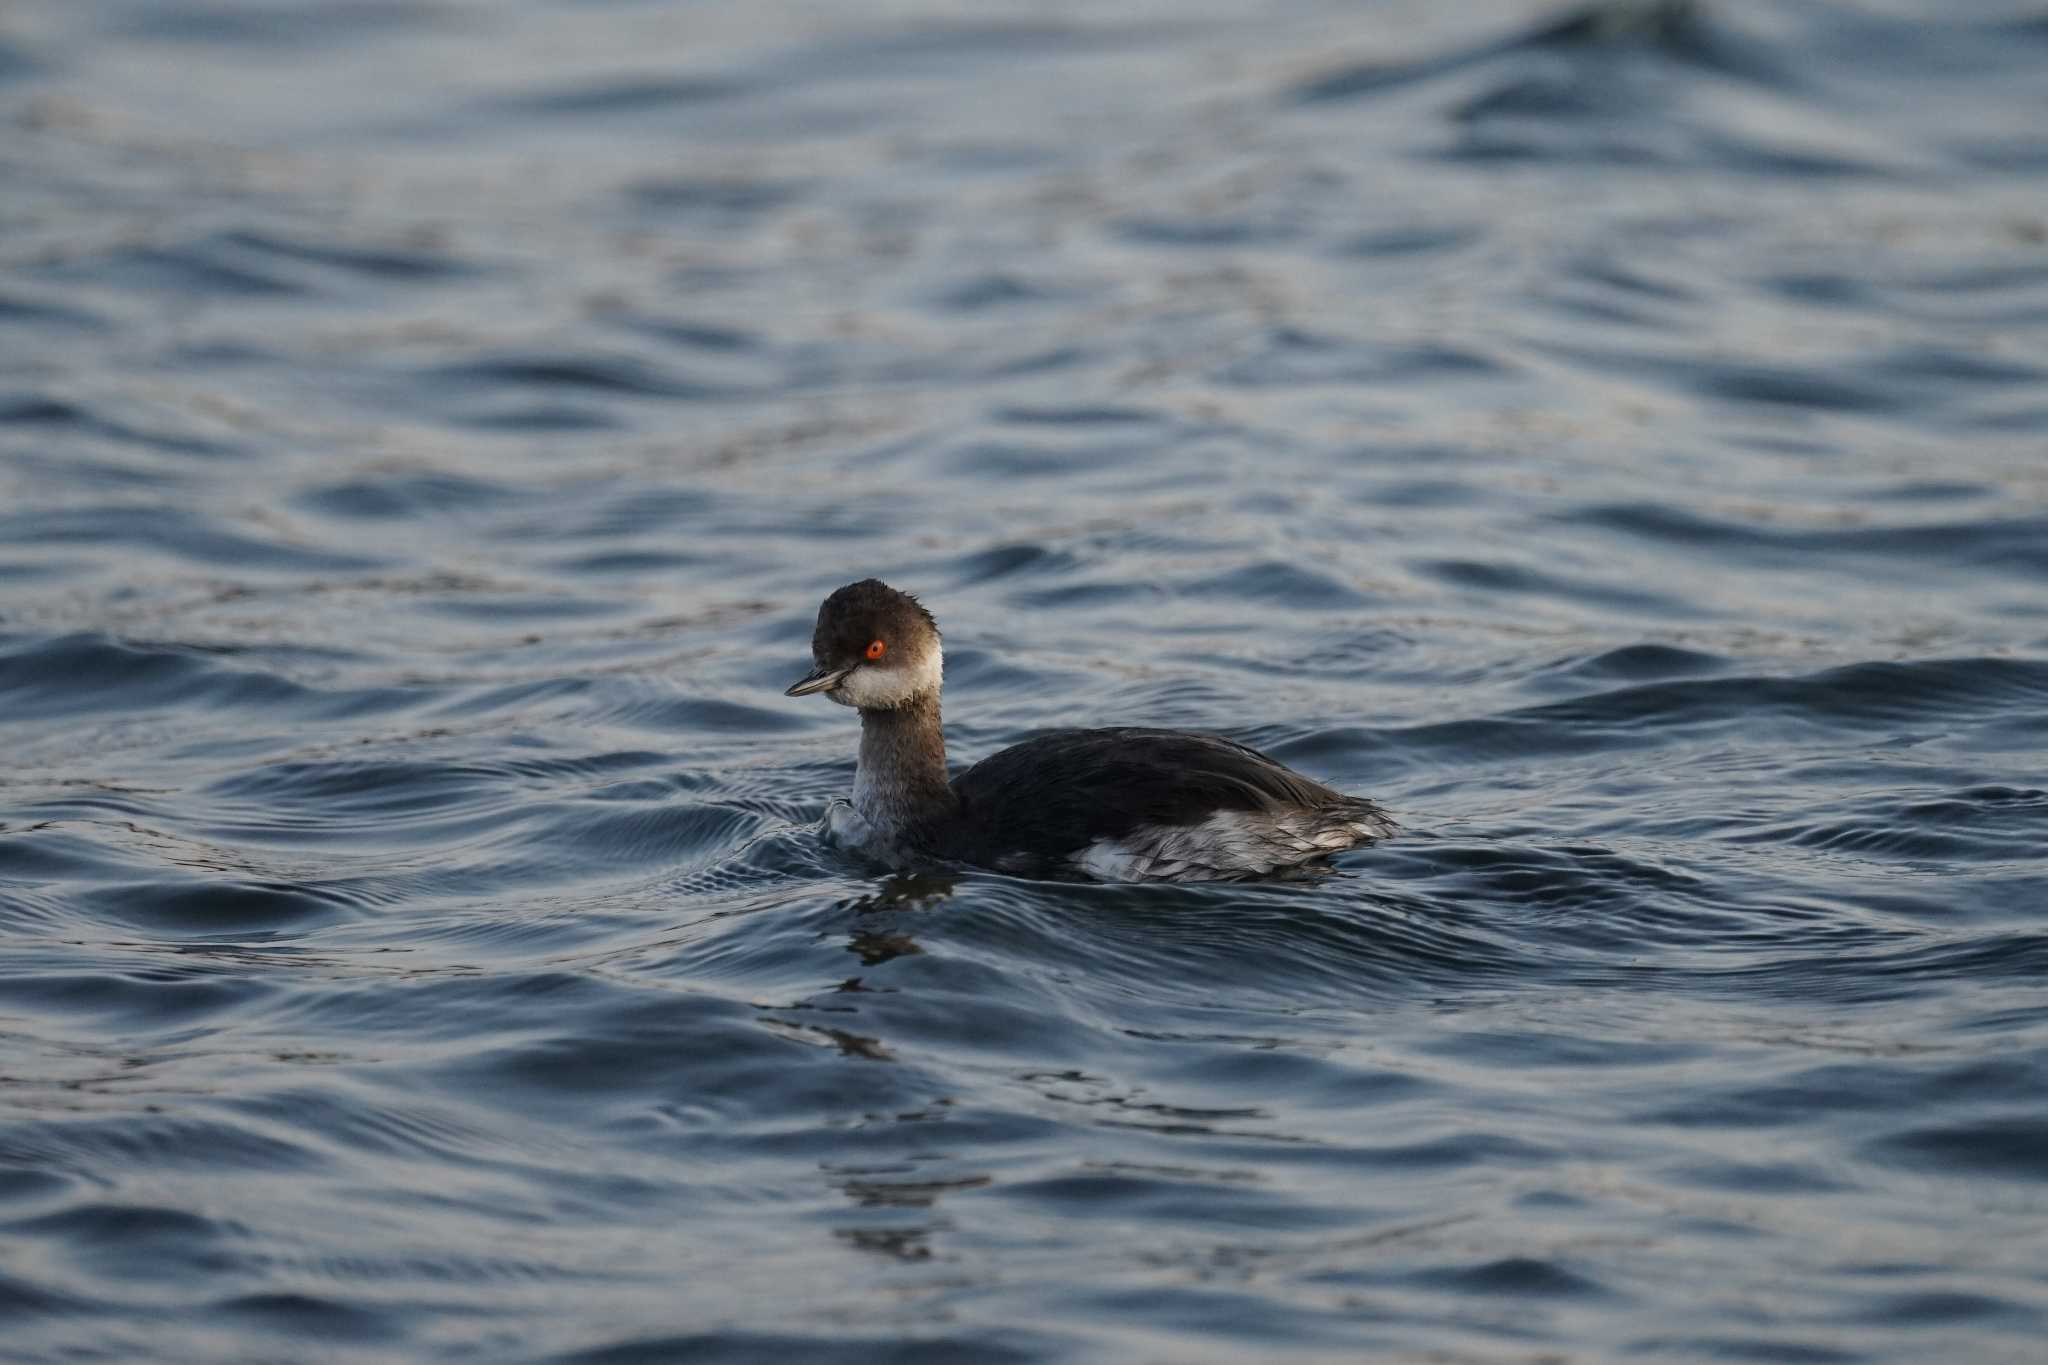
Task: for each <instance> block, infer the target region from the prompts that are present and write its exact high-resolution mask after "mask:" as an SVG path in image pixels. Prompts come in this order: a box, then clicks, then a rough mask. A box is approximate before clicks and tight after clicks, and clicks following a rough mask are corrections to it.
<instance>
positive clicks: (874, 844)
mask: <svg viewBox="0 0 2048 1365" xmlns="http://www.w3.org/2000/svg"><path fill="white" fill-rule="evenodd" d="M811 661H812V663H813V665H814V666H813V668H812V669H811V671H810V672H809V673H808V674H806V675H805V676H804V677H802V678H800V679H798V680H797V681H796V682H794V683H792V684H791V685H790V686H789V688H788V690H787V692H786V693H785V695H787V696H791V697H804V696H809V695H811V694H813V693H817V692H822V693H824V694H825V695H826V696H827V697H829V698H831V699H832V700H833V701H836V702H839V703H840V704H842V705H845V706H852V707H856V708H858V709H859V711H860V722H861V738H860V760H859V765H858V767H857V768H856V770H855V772H854V779H853V799H852V801H851V802H849V803H844V804H842V803H837V802H835V803H834V804H833V807H832V808H831V811H830V812H829V813H828V816H827V824H828V828H829V829H830V830H831V831H832V833H833V834H834V835H835V836H836V837H837V838H838V839H839V841H840V842H841V843H843V844H846V845H848V846H850V847H852V848H854V849H856V850H858V851H860V852H862V853H865V854H867V855H868V856H869V857H872V858H874V859H876V860H877V861H880V862H883V863H885V864H888V865H890V866H892V867H906V866H917V865H920V864H929V863H933V862H954V863H968V864H972V865H974V866H977V867H985V868H992V869H994V870H996V871H999V872H1011V873H1017V874H1019V875H1023V876H1032V877H1048V878H1067V879H1072V878H1086V879H1093V880H1096V881H1176V882H1181V881H1240V880H1244V879H1246V878H1252V877H1267V876H1273V875H1276V874H1286V873H1289V872H1294V871H1300V870H1305V869H1307V870H1312V869H1314V868H1315V867H1317V866H1319V865H1320V864H1321V863H1322V861H1323V860H1324V859H1327V858H1328V857H1329V856H1330V855H1331V854H1333V853H1341V852H1342V851H1344V850H1345V849H1348V848H1357V847H1360V846H1361V845H1365V844H1370V843H1372V842H1373V841H1375V840H1378V839H1383V838H1386V837H1387V836H1388V835H1390V834H1392V833H1393V832H1394V830H1395V825H1394V822H1393V820H1392V819H1391V818H1389V816H1388V815H1387V813H1386V812H1385V811H1384V810H1382V809H1380V807H1379V806H1378V805H1376V804H1375V803H1373V802H1371V801H1368V800H1366V799H1365V798H1364V797H1359V796H1347V795H1345V794H1344V793H1342V792H1339V791H1335V790H1333V789H1331V788H1329V787H1326V786H1324V785H1323V784H1322V783H1320V782H1317V781H1315V780H1314V779H1313V778H1308V777H1304V776H1302V775H1301V774H1300V773H1298V772H1295V771H1294V770H1293V769H1291V768H1289V767H1287V766H1286V765H1285V764H1282V763H1280V762H1278V761H1276V760H1274V759H1271V758H1268V757H1267V756H1266V755H1264V754H1262V753H1259V752H1258V751H1257V750H1255V749H1248V748H1246V747H1245V746H1244V745H1242V744H1238V743H1235V742H1233V741H1231V740H1228V739H1224V738H1222V737H1220V736H1217V735H1207V734H1197V733H1194V732H1191V731H1186V730H1149V729H1139V728H1133V727H1117V728H1113V729H1102V730H1080V729H1072V730H1052V731H1049V732H1047V733H1044V734H1040V735H1037V736H1034V737H1033V738H1031V739H1027V740H1025V741H1023V742H1022V743H1020V744H1014V745H1012V746H1011V747H1009V748H1007V749H1004V750H1003V751H1002V752H1000V753H998V754H995V755H993V756H992V757H989V758H985V759H983V760H982V761H981V762H979V763H977V764H975V765H974V766H973V767H971V768H968V769H966V770H965V771H964V772H961V773H960V774H959V775H957V776H950V775H949V774H948V773H947V770H946V737H945V731H944V728H943V726H942V725H941V723H940V720H939V692H940V685H941V681H942V675H943V673H944V670H945V651H944V649H943V647H942V644H941V641H940V636H939V627H938V623H937V622H936V621H934V620H933V619H932V614H931V613H930V612H929V611H926V610H925V609H924V607H923V605H922V604H920V603H919V602H918V600H917V599H916V598H915V597H912V596H911V595H910V594H909V593H905V592H898V591H897V590H896V589H894V588H892V587H890V586H889V585H888V584H886V583H883V582H881V581H880V580H879V579H874V578H868V579H863V580H861V581H860V582H858V583H849V584H847V585H846V586H845V587H843V588H840V589H839V590H838V591H837V592H834V593H833V594H832V595H831V596H830V597H827V598H826V599H825V602H824V605H823V606H821V607H819V608H818V622H817V626H816V628H815V629H814V630H813V631H812V634H811Z"/></svg>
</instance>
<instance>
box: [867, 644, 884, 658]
mask: <svg viewBox="0 0 2048 1365" xmlns="http://www.w3.org/2000/svg"><path fill="white" fill-rule="evenodd" d="M888 652H889V646H888V645H886V644H884V643H883V642H882V641H880V640H877V641H875V642H874V643H873V644H871V645H869V646H868V657H869V658H870V659H879V658H881V657H882V656H883V655H884V654H887V653H888Z"/></svg>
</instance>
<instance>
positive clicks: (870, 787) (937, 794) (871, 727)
mask: <svg viewBox="0 0 2048 1365" xmlns="http://www.w3.org/2000/svg"><path fill="white" fill-rule="evenodd" d="M853 805H854V809H855V810H857V811H859V812H860V815H861V818H862V819H863V820H865V821H867V822H868V824H870V825H871V826H873V827H874V828H875V829H877V830H878V831H889V832H891V833H907V832H911V831H913V830H915V829H917V828H919V827H922V826H929V825H930V824H932V823H933V822H934V821H938V820H943V819H945V818H947V817H949V816H952V815H954V814H955V813H957V811H958V810H959V803H958V799H957V798H956V797H955V796H954V795H953V788H952V785H951V784H950V783H949V782H948V781H947V780H946V734H945V730H944V728H943V727H942V726H941V725H940V724H939V693H938V689H937V688H934V689H932V690H931V691H929V692H925V693H921V694H919V695H918V696H916V697H913V698H911V700H910V701H908V702H906V703H904V704H903V705H902V706H897V707H891V708H890V709H889V710H886V711H879V710H877V711H865V710H864V711H862V712H861V713H860V766H859V768H858V769H857V770H856V771H855V773H854V776H853Z"/></svg>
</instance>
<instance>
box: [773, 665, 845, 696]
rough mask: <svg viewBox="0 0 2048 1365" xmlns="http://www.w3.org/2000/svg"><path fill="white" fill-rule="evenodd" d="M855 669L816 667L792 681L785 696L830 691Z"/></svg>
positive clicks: (784, 693) (808, 694)
mask: <svg viewBox="0 0 2048 1365" xmlns="http://www.w3.org/2000/svg"><path fill="white" fill-rule="evenodd" d="M852 671H853V670H852V669H850V668H814V669H812V670H811V671H810V672H809V673H806V674H805V675H804V676H803V677H801V678H798V679H797V680H796V681H795V682H793V683H791V684H790V685H789V687H788V689H787V690H785V691H784V692H783V694H782V695H783V696H785V697H808V696H810V695H811V693H813V692H830V691H831V690H832V689H833V688H835V687H837V686H839V682H840V679H842V678H844V677H845V676H846V675H847V674H848V673H851V672H852Z"/></svg>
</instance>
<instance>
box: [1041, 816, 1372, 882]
mask: <svg viewBox="0 0 2048 1365" xmlns="http://www.w3.org/2000/svg"><path fill="white" fill-rule="evenodd" d="M1388 832H1390V831H1389V830H1388V829H1387V828H1386V827H1383V826H1381V825H1380V824H1378V823H1377V822H1372V821H1355V820H1337V819H1332V818H1331V817H1330V816H1329V815H1328V814H1326V813H1320V812H1316V811H1309V810H1299V811H1285V812H1282V813H1280V814H1277V815H1274V814H1266V813H1262V812H1253V811H1241V810H1219V811H1217V812H1215V813H1214V814H1212V815H1211V816H1209V818H1208V819H1206V820H1204V821H1202V822H1201V823H1200V824H1195V825H1178V826H1174V825H1153V826H1150V827H1149V828H1146V829H1139V830H1134V831H1132V832H1131V833H1130V834H1129V835H1127V836H1126V837H1124V838H1122V839H1100V840H1097V841H1096V842H1095V843H1092V844H1090V845H1089V846H1088V847H1087V848H1084V849H1082V850H1081V851H1080V852H1079V853H1076V854H1075V855H1074V857H1073V866H1074V869H1075V870H1076V871H1077V872H1081V873H1085V874H1086V875H1088V876H1090V877H1093V878H1095V879H1096V880H1097V881H1105V882H1145V881H1165V882H1199V881H1214V880H1216V879H1218V878H1225V877H1262V876H1265V875H1266V874H1267V873H1270V872H1273V871H1276V870H1278V869H1279V868H1283V867H1291V866H1293V865H1295V864H1297V863H1305V862H1308V861H1310V860H1311V859H1315V858H1320V857H1324V856H1326V855H1328V854H1331V853H1338V852H1342V851H1343V850H1344V849H1347V848H1353V847H1356V846H1357V845H1358V844H1361V843H1364V842H1367V841H1368V840H1371V839H1375V838H1379V837H1382V836H1384V835H1385V834H1387V833H1388Z"/></svg>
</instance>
